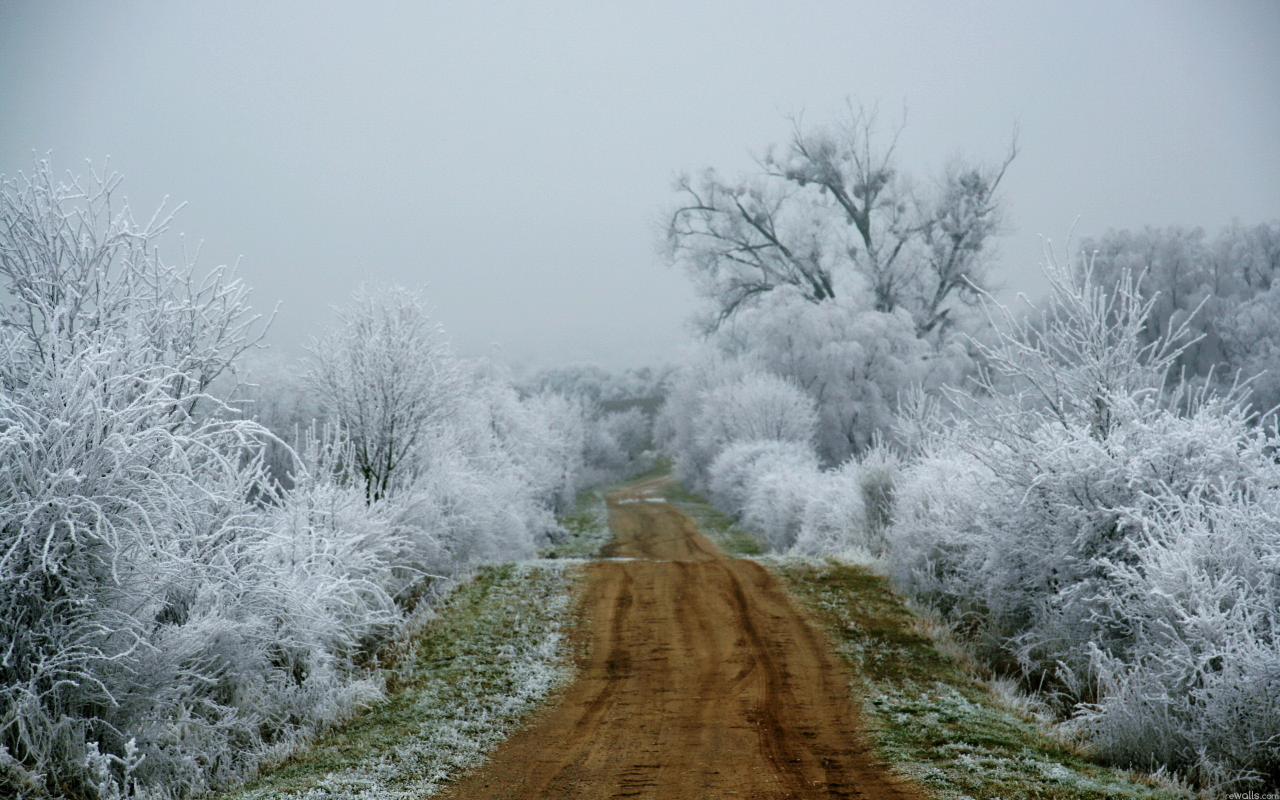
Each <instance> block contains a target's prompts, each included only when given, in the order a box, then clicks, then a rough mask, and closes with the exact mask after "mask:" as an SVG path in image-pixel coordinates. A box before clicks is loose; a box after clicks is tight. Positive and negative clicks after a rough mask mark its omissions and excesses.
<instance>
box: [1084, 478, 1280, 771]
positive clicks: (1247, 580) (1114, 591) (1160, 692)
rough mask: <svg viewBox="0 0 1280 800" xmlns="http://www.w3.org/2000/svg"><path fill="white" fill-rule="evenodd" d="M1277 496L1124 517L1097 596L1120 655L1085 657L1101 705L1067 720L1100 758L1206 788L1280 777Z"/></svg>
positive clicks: (1176, 505) (1196, 503)
mask: <svg viewBox="0 0 1280 800" xmlns="http://www.w3.org/2000/svg"><path fill="white" fill-rule="evenodd" d="M1277 500H1280V498H1277V497H1276V496H1275V494H1274V492H1273V493H1271V496H1269V497H1266V498H1256V499H1255V500H1254V501H1252V502H1246V503H1230V504H1225V505H1224V504H1220V503H1217V502H1212V501H1210V502H1206V501H1205V500H1204V499H1202V498H1200V497H1194V498H1192V499H1191V500H1189V501H1185V502H1177V501H1172V502H1171V504H1170V505H1169V506H1168V507H1165V508H1157V509H1155V510H1154V511H1152V512H1147V513H1144V514H1142V515H1140V516H1136V517H1135V518H1133V519H1131V520H1129V524H1130V525H1131V526H1133V528H1134V532H1133V534H1132V535H1131V539H1130V553H1129V554H1128V557H1127V558H1120V559H1113V560H1108V561H1106V562H1105V563H1104V564H1103V567H1104V569H1105V571H1106V577H1107V580H1106V583H1105V584H1104V588H1103V595H1102V597H1101V598H1100V599H1101V603H1100V605H1101V608H1102V609H1103V611H1102V612H1101V613H1102V614H1104V615H1105V616H1104V618H1103V619H1104V622H1105V623H1106V624H1107V625H1108V626H1110V627H1114V628H1117V629H1121V630H1124V631H1125V633H1126V637H1127V639H1128V646H1127V648H1126V651H1127V652H1125V653H1124V654H1123V655H1118V654H1115V653H1109V652H1107V651H1104V650H1103V649H1101V648H1097V647H1094V648H1091V649H1090V656H1091V659H1092V664H1091V667H1092V669H1093V672H1094V674H1095V676H1096V678H1095V680H1096V681H1097V683H1098V692H1097V693H1098V695H1099V699H1098V701H1097V702H1095V703H1092V704H1087V705H1084V706H1082V707H1081V709H1080V711H1079V713H1078V715H1077V717H1076V719H1075V720H1074V723H1075V724H1076V725H1077V727H1079V728H1080V729H1081V730H1083V731H1085V732H1087V733H1088V734H1089V736H1090V738H1091V740H1092V741H1093V744H1094V746H1095V747H1096V748H1097V750H1098V751H1099V752H1100V753H1102V754H1104V755H1106V756H1108V757H1109V758H1111V759H1113V760H1115V761H1118V762H1120V763H1126V764H1135V765H1138V766H1141V767H1144V768H1148V769H1153V768H1157V767H1159V766H1163V765H1170V764H1172V765H1177V766H1180V767H1183V768H1185V769H1190V770H1192V771H1193V772H1196V773H1198V776H1197V777H1199V778H1200V779H1201V781H1202V782H1204V783H1207V784H1211V785H1225V784H1228V783H1230V782H1232V781H1233V780H1238V779H1241V778H1254V779H1255V780H1256V779H1263V780H1265V779H1267V778H1268V777H1274V776H1275V775H1276V774H1277V771H1278V770H1280V614H1278V613H1277V609H1280V504H1278V503H1277ZM1249 782H1253V781H1249Z"/></svg>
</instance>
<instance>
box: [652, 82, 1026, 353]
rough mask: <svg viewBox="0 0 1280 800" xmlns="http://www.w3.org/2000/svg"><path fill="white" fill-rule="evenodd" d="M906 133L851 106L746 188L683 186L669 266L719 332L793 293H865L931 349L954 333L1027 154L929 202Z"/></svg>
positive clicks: (692, 182)
mask: <svg viewBox="0 0 1280 800" xmlns="http://www.w3.org/2000/svg"><path fill="white" fill-rule="evenodd" d="M900 130H901V128H900V127H899V128H898V129H896V130H894V131H893V132H892V133H891V134H890V135H889V136H885V137H882V136H881V135H880V133H879V131H878V129H877V119H876V114H875V113H874V112H873V111H868V110H867V109H864V108H861V107H852V106H851V107H850V108H849V109H848V112H847V113H846V114H845V115H844V117H843V118H842V119H839V120H838V121H836V122H835V123H833V124H830V125H826V126H818V127H805V126H804V125H802V124H801V123H800V122H799V121H796V123H795V126H794V130H793V132H792V136H791V139H790V141H789V142H788V143H787V146H786V147H785V148H781V149H777V148H771V149H770V150H769V151H768V153H767V154H766V155H765V156H764V157H763V158H762V159H760V160H759V162H758V166H759V169H758V170H757V171H756V172H755V173H754V174H751V175H747V176H745V177H743V178H742V179H740V180H737V181H730V180H726V179H724V178H722V177H721V176H720V175H719V174H718V173H716V172H715V170H712V169H708V170H707V171H705V172H704V173H702V175H701V176H700V177H699V178H697V179H694V178H690V177H688V176H684V177H681V178H680V179H679V180H678V182H677V184H676V190H677V192H678V193H679V194H680V197H681V202H680V204H679V205H678V207H677V208H676V209H675V210H674V211H673V212H672V213H671V216H670V218H669V220H668V222H667V226H666V253H667V256H668V257H669V259H670V260H671V261H672V262H673V263H676V264H679V265H681V266H683V267H685V269H686V270H687V271H688V272H689V273H690V275H691V276H692V277H693V278H694V280H695V282H696V283H697V285H698V288H699V290H700V292H701V293H702V294H703V295H704V296H705V297H706V298H707V299H708V300H709V301H710V305H711V313H710V314H709V316H708V318H707V320H706V327H708V328H709V329H714V328H717V327H719V326H720V325H721V324H723V323H724V322H725V321H726V320H728V319H730V318H732V317H733V316H734V315H736V314H737V313H738V312H739V311H740V310H742V309H744V308H746V307H749V306H751V305H753V304H755V303H756V302H758V301H759V300H760V299H761V297H762V296H764V295H766V294H768V293H769V292H772V291H774V290H776V289H779V288H782V287H794V289H796V290H798V291H799V292H800V293H801V294H802V295H803V296H804V297H805V298H806V299H807V300H808V301H809V302H811V303H822V302H826V301H829V300H833V299H835V298H836V297H837V296H838V295H841V294H845V293H851V294H856V293H863V294H865V295H866V296H867V299H868V304H869V305H870V306H871V307H872V308H874V310H876V311H880V312H883V313H892V312H894V311H896V310H897V309H899V308H905V309H907V310H908V311H909V312H910V313H911V314H912V317H913V319H914V321H915V325H916V329H917V331H918V333H919V334H920V335H921V336H925V335H941V334H943V333H944V332H945V329H946V328H948V327H949V326H950V325H951V324H952V315H953V309H954V306H955V304H956V302H957V301H961V300H965V299H970V298H972V297H973V296H974V291H975V289H976V288H980V287H982V286H984V285H985V283H986V263H987V257H988V255H989V253H990V248H989V243H990V240H991V238H992V236H994V235H995V234H997V233H998V232H999V230H1000V226H1001V219H1002V213H1001V204H1000V199H999V196H998V194H997V190H998V188H999V186H1000V183H1001V180H1002V179H1003V177H1004V174H1005V171H1006V170H1007V168H1008V167H1009V164H1010V163H1011V162H1012V161H1013V158H1014V156H1015V155H1016V154H1017V148H1016V146H1011V147H1010V149H1009V152H1008V154H1007V155H1006V157H1005V158H1004V159H1003V160H1002V161H1001V162H1000V163H998V164H972V163H967V162H964V161H963V160H960V159H956V160H953V161H952V162H951V164H950V165H949V166H948V167H947V168H946V169H945V170H944V171H943V172H942V174H941V175H939V176H937V177H936V178H935V179H934V180H933V181H932V183H933V186H932V188H930V189H923V188H920V186H919V185H918V184H917V183H916V182H915V181H913V180H912V179H911V178H910V177H909V176H908V175H907V174H906V173H904V172H903V171H901V170H900V169H899V167H898V164H897V158H896V150H897V148H896V145H897V139H898V133H899V132H900Z"/></svg>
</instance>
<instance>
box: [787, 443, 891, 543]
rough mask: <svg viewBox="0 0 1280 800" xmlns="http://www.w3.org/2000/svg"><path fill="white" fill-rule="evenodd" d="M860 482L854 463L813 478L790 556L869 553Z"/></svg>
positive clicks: (860, 478) (850, 462) (869, 541)
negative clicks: (792, 553) (793, 554)
mask: <svg viewBox="0 0 1280 800" xmlns="http://www.w3.org/2000/svg"><path fill="white" fill-rule="evenodd" d="M862 478H863V476H862V469H861V467H860V465H859V464H858V462H857V461H855V460H853V459H850V460H849V461H846V462H845V463H844V464H843V465H841V467H840V468H839V469H835V470H830V471H827V472H823V473H821V474H818V475H814V476H813V477H812V479H811V480H810V483H809V492H808V496H807V497H806V498H805V504H804V510H803V512H802V514H801V518H800V525H799V532H798V533H797V534H796V539H795V544H794V546H793V548H792V551H793V552H795V553H799V554H801V555H812V556H829V555H836V554H839V553H842V552H846V551H852V550H863V551H867V552H870V551H871V549H872V539H871V537H870V536H869V533H870V531H869V529H868V527H867V514H866V504H865V502H864V499H863V492H862Z"/></svg>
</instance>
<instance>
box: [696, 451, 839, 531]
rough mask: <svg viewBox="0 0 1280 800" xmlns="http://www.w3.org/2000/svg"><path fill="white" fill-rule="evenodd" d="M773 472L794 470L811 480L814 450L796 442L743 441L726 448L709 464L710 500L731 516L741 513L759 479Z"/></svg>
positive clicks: (814, 467)
mask: <svg viewBox="0 0 1280 800" xmlns="http://www.w3.org/2000/svg"><path fill="white" fill-rule="evenodd" d="M773 473H788V474H795V475H797V476H798V477H799V479H800V480H801V481H806V480H807V481H810V482H812V481H813V480H814V479H815V478H816V477H817V473H818V463H817V454H815V453H814V452H813V448H812V447H810V446H808V445H806V444H802V443H799V442H781V441H776V440H761V441H746V442H738V443H736V444H732V445H730V446H729V447H727V448H725V450H724V452H722V453H721V454H720V455H719V456H718V457H717V458H716V460H715V463H714V464H712V465H711V478H710V494H711V500H712V502H713V503H715V504H716V506H717V507H719V508H720V510H722V511H724V512H725V513H726V514H729V515H731V516H738V515H740V514H742V513H743V512H744V511H745V509H746V507H747V504H748V503H750V502H751V501H752V499H753V498H754V497H755V496H756V494H757V493H758V492H759V491H760V486H759V482H760V481H761V480H762V479H764V478H765V477H766V476H768V475H770V474H773Z"/></svg>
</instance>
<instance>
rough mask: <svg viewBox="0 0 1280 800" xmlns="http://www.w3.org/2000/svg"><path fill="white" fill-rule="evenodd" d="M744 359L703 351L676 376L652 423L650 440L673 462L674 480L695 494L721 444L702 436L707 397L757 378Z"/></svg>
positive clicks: (754, 369)
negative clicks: (719, 390)
mask: <svg viewBox="0 0 1280 800" xmlns="http://www.w3.org/2000/svg"><path fill="white" fill-rule="evenodd" d="M760 374H762V373H761V371H760V369H759V368H758V367H756V366H755V365H754V364H752V363H751V362H750V361H748V360H743V359H725V358H723V357H721V356H720V355H719V354H717V353H715V352H714V351H711V350H706V351H703V352H702V353H700V354H699V356H698V357H697V358H695V359H694V360H693V361H692V363H690V364H689V365H688V366H686V367H685V368H684V369H682V370H681V371H680V372H679V373H677V375H676V377H675V378H674V379H673V380H672V384H671V391H670V393H669V394H668V395H667V399H666V402H664V403H663V405H662V409H661V411H660V412H659V413H658V418H657V419H656V420H655V422H654V438H655V440H656V442H657V444H658V446H659V447H661V448H662V449H663V450H664V451H665V452H666V453H668V454H669V455H670V456H671V458H672V461H673V462H674V470H675V474H676V477H678V478H679V479H680V480H681V481H682V482H683V483H685V484H686V485H687V486H689V487H690V488H691V489H693V490H695V491H704V490H705V489H706V488H707V484H706V481H707V470H709V469H710V468H711V462H713V461H715V459H716V456H718V455H719V454H720V450H721V449H722V448H723V446H724V443H723V442H720V441H716V440H712V439H708V438H707V437H705V436H703V435H702V430H701V427H700V425H701V423H702V421H703V419H704V407H705V405H706V400H707V396H708V395H709V394H710V393H711V392H712V391H714V390H715V389H718V388H720V387H722V386H727V385H729V384H732V383H734V382H736V381H738V380H740V379H742V378H743V377H744V376H747V375H760Z"/></svg>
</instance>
